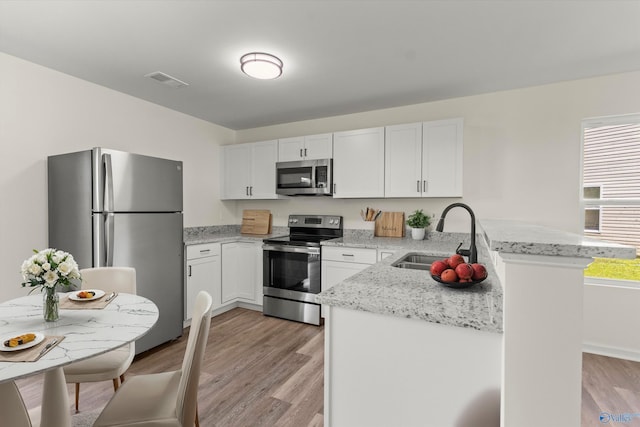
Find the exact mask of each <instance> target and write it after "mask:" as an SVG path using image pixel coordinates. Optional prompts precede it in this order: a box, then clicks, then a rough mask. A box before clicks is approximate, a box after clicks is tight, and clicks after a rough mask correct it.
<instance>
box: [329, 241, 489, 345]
mask: <svg viewBox="0 0 640 427" xmlns="http://www.w3.org/2000/svg"><path fill="white" fill-rule="evenodd" d="M428 237H429V238H428V239H427V240H412V239H411V238H408V239H407V238H388V237H371V236H366V235H360V236H358V235H353V236H345V237H343V238H341V239H334V240H330V241H325V242H322V244H323V246H350V247H365V248H376V249H392V250H396V252H395V254H394V255H392V256H389V257H388V258H386V259H384V260H382V261H380V262H378V263H376V264H374V265H372V266H371V267H368V268H366V269H365V270H363V271H361V272H359V273H356V274H355V275H353V276H351V277H350V278H348V279H347V280H345V281H343V282H341V283H339V284H337V285H336V286H334V287H332V288H331V289H328V290H326V291H324V292H322V293H320V294H319V295H318V301H319V302H320V303H322V304H327V305H331V306H336V307H343V308H349V309H352V310H362V311H367V312H371V313H377V314H384V315H391V316H400V317H407V318H414V319H421V320H425V321H428V322H432V323H441V324H445V325H451V326H459V327H464V328H472V329H477V330H481V331H488V332H502V286H501V284H500V281H499V280H498V277H497V275H496V273H495V271H494V269H493V265H492V263H491V262H490V258H489V252H488V249H487V247H486V246H485V245H484V243H483V242H476V246H477V248H478V261H479V262H481V263H483V264H485V266H486V267H487V271H488V273H489V277H488V278H487V279H485V281H484V282H482V283H480V284H477V285H474V286H471V287H469V288H465V289H453V288H448V287H446V286H443V285H441V284H440V283H438V282H436V281H435V280H433V279H432V278H431V276H430V275H429V272H427V271H422V270H410V269H403V268H396V267H392V266H391V264H392V263H394V262H395V261H397V260H398V259H400V258H402V257H403V256H404V255H405V254H407V253H409V252H422V253H426V254H432V255H438V256H440V255H441V256H442V257H443V258H445V257H447V256H450V255H452V254H453V253H455V249H456V247H457V246H458V244H459V243H460V242H461V241H463V240H464V239H465V238H466V236H464V235H463V234H459V233H429V236H428ZM463 247H464V248H466V247H468V243H466V242H465V243H464V244H463Z"/></svg>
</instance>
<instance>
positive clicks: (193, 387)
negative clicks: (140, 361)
mask: <svg viewBox="0 0 640 427" xmlns="http://www.w3.org/2000/svg"><path fill="white" fill-rule="evenodd" d="M212 304H213V300H212V298H211V295H209V294H208V293H207V292H205V291H200V292H199V293H198V295H197V296H196V301H195V304H194V307H193V312H192V317H191V328H190V330H189V338H188V340H187V348H186V350H185V353H184V359H183V360H182V368H181V369H179V370H177V371H172V372H161V373H156V374H146V375H136V376H133V377H131V378H129V379H128V380H127V382H126V383H124V384H123V385H122V387H120V388H119V389H118V391H117V392H116V393H115V394H114V395H113V397H112V398H111V400H110V401H109V402H108V403H107V406H105V408H104V409H103V410H102V412H101V413H100V416H98V419H97V420H96V422H95V424H94V425H93V426H94V427H116V426H140V427H142V426H149V427H150V426H162V427H187V426H189V427H191V426H193V425H194V424H195V425H196V426H198V425H199V422H198V403H197V402H198V382H199V379H200V368H201V365H202V360H203V358H204V352H205V348H206V346H207V339H208V338H209V327H210V325H211V306H212Z"/></svg>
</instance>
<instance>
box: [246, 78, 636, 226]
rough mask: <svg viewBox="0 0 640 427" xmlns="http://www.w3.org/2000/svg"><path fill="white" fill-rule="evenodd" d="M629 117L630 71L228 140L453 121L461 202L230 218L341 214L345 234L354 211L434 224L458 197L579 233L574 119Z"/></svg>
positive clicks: (281, 209)
mask: <svg viewBox="0 0 640 427" xmlns="http://www.w3.org/2000/svg"><path fill="white" fill-rule="evenodd" d="M638 111H640V72H634V73H626V74H619V75H612V76H605V77H599V78H592V79H585V80H576V81H570V82H563V83H557V84H550V85H545V86H538V87H532V88H527V89H519V90H510V91H504V92H495V93H489V94H485V95H478V96H470V97H465V98H457V99H450V100H444V101H438V102H431V103H426V104H419V105H410V106H405V107H399V108H392V109H387V110H377V111H371V112H366V113H359V114H352V115H345V116H337V117H328V118H324V119H319V120H310V121H304V122H297V123H288V124H283V125H278V126H271V127H264V128H258V129H250V130H245V131H239V132H238V133H237V141H238V142H253V141H259V140H267V139H275V138H282V137H289V136H297V135H309V134H315V133H322V132H330V131H339V130H349V129H358V128H365V127H374V126H384V125H391V124H400V123H411V122H417V121H426V120H438V119H445V118H452V117H463V118H464V186H463V189H464V197H463V198H462V199H457V200H456V199H386V200H379V201H377V200H344V199H335V200H332V199H321V200H316V199H314V200H310V199H308V198H304V199H301V198H296V199H292V200H287V201H280V200H278V201H271V202H264V201H259V202H256V201H243V202H239V203H238V207H237V208H238V211H239V212H237V213H236V216H239V215H240V214H241V210H242V209H245V208H256V207H260V208H267V209H271V211H272V212H273V213H274V224H275V225H286V224H285V220H286V217H287V215H288V214H289V213H316V212H317V213H321V212H323V213H331V214H340V215H343V216H344V217H345V226H346V227H351V228H362V221H361V220H360V218H359V210H360V209H361V208H362V207H364V206H367V205H368V206H373V207H376V208H382V209H384V210H397V211H404V212H410V211H413V210H414V209H424V210H425V212H428V213H436V214H437V216H438V217H439V215H440V213H441V212H442V209H443V208H444V207H445V206H447V205H448V204H449V203H451V202H454V201H460V200H461V201H463V202H465V203H467V204H469V205H470V206H471V207H472V208H473V209H474V211H475V213H476V216H477V217H479V218H495V219H505V218H511V219H518V220H523V221H527V222H534V223H538V224H542V225H546V226H551V227H556V228H560V229H563V230H567V231H572V232H577V233H580V232H581V231H582V225H581V222H580V218H581V213H580V205H579V186H580V155H581V154H580V130H581V127H580V126H581V120H582V119H584V118H587V117H594V116H605V115H615V114H625V113H631V112H638ZM456 211H459V212H456ZM450 215H452V218H451V220H449V219H448V220H447V227H446V228H445V229H446V230H448V231H456V230H458V231H466V230H468V228H469V225H468V224H469V219H468V217H466V216H465V215H466V213H465V212H464V211H463V210H460V209H456V210H453V211H451V213H450Z"/></svg>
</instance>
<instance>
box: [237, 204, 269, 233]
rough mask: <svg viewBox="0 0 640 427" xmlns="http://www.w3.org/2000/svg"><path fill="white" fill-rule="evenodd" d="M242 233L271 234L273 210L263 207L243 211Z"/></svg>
mask: <svg viewBox="0 0 640 427" xmlns="http://www.w3.org/2000/svg"><path fill="white" fill-rule="evenodd" d="M240 233H241V234H270V233H271V211H269V210H261V209H245V210H243V211H242V225H241V226H240Z"/></svg>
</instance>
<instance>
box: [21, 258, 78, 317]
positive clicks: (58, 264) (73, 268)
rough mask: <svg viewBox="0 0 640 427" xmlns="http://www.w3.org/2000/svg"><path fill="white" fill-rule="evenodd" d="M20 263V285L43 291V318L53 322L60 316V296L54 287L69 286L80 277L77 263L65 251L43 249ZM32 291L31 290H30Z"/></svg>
mask: <svg viewBox="0 0 640 427" xmlns="http://www.w3.org/2000/svg"><path fill="white" fill-rule="evenodd" d="M33 252H35V254H34V255H32V256H31V257H30V258H29V259H27V260H25V261H24V262H23V263H22V268H21V272H22V280H23V282H22V286H23V287H24V286H30V287H33V288H40V291H43V292H44V293H43V305H42V311H43V315H44V320H45V321H47V322H55V321H56V320H58V318H59V317H60V314H59V302H60V298H59V296H58V293H57V292H56V287H57V286H58V285H59V286H62V287H66V288H68V287H70V286H71V285H72V281H73V280H75V279H80V278H81V277H80V271H79V270H78V263H76V261H75V260H74V259H73V256H72V255H71V254H69V253H67V252H63V251H59V250H57V249H44V250H42V251H40V252H38V251H37V250H35V249H34V251H33ZM32 292H33V291H32Z"/></svg>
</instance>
